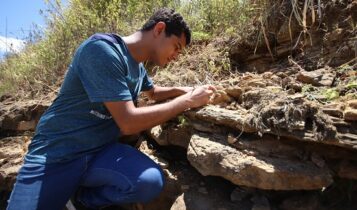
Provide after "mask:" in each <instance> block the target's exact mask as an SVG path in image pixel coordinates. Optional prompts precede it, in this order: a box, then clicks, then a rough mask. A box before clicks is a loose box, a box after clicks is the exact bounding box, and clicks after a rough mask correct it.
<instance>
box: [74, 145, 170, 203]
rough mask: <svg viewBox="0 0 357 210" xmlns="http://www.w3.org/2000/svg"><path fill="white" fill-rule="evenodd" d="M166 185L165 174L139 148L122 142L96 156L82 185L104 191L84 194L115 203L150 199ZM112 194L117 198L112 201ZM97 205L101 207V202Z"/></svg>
mask: <svg viewBox="0 0 357 210" xmlns="http://www.w3.org/2000/svg"><path fill="white" fill-rule="evenodd" d="M163 184H164V176H163V173H162V171H161V169H160V167H159V166H158V165H157V164H156V163H155V162H154V161H153V160H151V159H150V158H149V157H148V156H146V155H145V154H143V153H142V152H140V151H138V150H137V149H135V148H133V147H131V146H128V145H125V144H119V143H115V144H113V145H110V146H109V147H107V148H105V149H104V150H102V151H100V152H99V153H97V154H96V155H95V156H94V157H93V159H92V161H91V163H90V164H89V167H88V169H87V170H86V173H85V174H84V176H83V179H82V182H81V186H82V187H84V188H86V189H89V188H92V189H93V190H95V189H96V188H97V190H98V191H101V192H98V193H84V194H85V195H88V196H89V194H92V195H94V194H95V195H96V197H103V198H106V199H105V200H112V201H113V204H118V203H129V202H140V201H143V200H144V201H145V200H148V199H150V198H151V197H150V195H153V196H154V195H157V193H158V192H160V191H161V188H162V186H163ZM105 187H107V188H105ZM112 189H114V190H115V191H114V192H113V191H112ZM93 190H90V191H92V192H93ZM155 191H158V192H155ZM108 192H113V193H108ZM147 194H148V195H147ZM111 195H112V196H113V197H115V199H114V198H113V197H112V198H110V197H109V196H111ZM93 197H94V196H91V198H92V200H93V199H94V198H93ZM87 200H89V199H88V198H87ZM96 203H97V205H99V204H100V203H101V201H99V200H98V202H96ZM103 204H104V203H103Z"/></svg>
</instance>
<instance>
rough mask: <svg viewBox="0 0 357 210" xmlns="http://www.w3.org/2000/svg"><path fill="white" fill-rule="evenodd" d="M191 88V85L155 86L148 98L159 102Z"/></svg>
mask: <svg viewBox="0 0 357 210" xmlns="http://www.w3.org/2000/svg"><path fill="white" fill-rule="evenodd" d="M192 90H193V88H191V87H155V88H154V91H153V93H152V95H151V97H150V98H151V99H152V100H155V101H158V102H160V101H164V100H166V99H171V98H175V97H178V96H180V95H183V94H185V93H187V92H189V91H192Z"/></svg>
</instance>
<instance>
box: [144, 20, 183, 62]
mask: <svg viewBox="0 0 357 210" xmlns="http://www.w3.org/2000/svg"><path fill="white" fill-rule="evenodd" d="M154 37H155V39H154V43H153V44H154V45H153V46H154V47H153V48H154V49H153V53H152V55H151V59H150V60H151V61H153V62H154V63H155V64H156V65H158V66H161V67H163V66H165V65H166V64H167V63H169V62H170V61H172V60H175V59H176V58H177V56H178V55H179V54H180V53H181V52H182V50H183V48H185V46H186V37H185V34H184V33H182V34H181V36H180V37H178V36H176V35H173V34H172V35H171V36H166V34H165V23H158V24H157V25H156V26H155V28H154Z"/></svg>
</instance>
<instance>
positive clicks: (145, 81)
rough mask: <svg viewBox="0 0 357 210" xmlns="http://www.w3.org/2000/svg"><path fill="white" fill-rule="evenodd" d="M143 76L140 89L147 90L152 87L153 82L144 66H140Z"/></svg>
mask: <svg viewBox="0 0 357 210" xmlns="http://www.w3.org/2000/svg"><path fill="white" fill-rule="evenodd" d="M141 68H142V71H143V74H144V77H143V83H142V86H141V91H148V90H151V89H152V88H153V87H154V83H153V82H152V80H151V78H150V77H149V75H148V73H147V71H146V69H145V67H144V66H141Z"/></svg>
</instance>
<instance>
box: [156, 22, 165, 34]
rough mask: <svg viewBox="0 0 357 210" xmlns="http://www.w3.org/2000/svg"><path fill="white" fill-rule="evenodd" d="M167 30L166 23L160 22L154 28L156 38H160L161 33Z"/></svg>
mask: <svg viewBox="0 0 357 210" xmlns="http://www.w3.org/2000/svg"><path fill="white" fill-rule="evenodd" d="M165 28H166V23H165V22H162V21H160V22H158V23H156V25H155V27H154V37H158V36H160V34H161V33H163V32H165Z"/></svg>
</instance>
